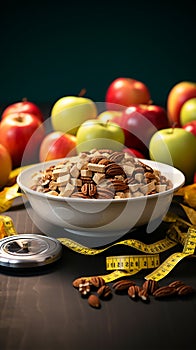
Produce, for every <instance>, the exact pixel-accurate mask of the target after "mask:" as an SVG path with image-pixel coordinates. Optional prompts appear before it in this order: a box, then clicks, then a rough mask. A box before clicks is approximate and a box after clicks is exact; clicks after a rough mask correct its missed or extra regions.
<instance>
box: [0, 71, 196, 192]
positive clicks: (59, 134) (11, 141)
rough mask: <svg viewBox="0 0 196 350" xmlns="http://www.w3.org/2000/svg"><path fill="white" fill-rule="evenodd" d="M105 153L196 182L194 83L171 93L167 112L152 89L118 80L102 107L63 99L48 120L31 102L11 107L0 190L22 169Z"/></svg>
mask: <svg viewBox="0 0 196 350" xmlns="http://www.w3.org/2000/svg"><path fill="white" fill-rule="evenodd" d="M49 119H50V122H51V127H52V130H50V131H49V132H47V128H46V127H45V122H46V121H47V120H49ZM103 148H104V149H112V150H114V151H126V152H128V153H130V154H131V155H134V156H136V157H138V158H143V159H152V160H155V161H158V162H162V163H166V164H170V165H173V166H174V167H176V168H178V169H179V170H181V171H182V172H183V173H184V174H185V177H186V183H193V182H196V181H195V179H196V176H195V173H196V83H193V82H186V81H182V82H180V83H177V84H176V85H175V86H173V87H171V89H170V91H169V94H168V96H167V101H166V108H163V107H162V106H159V105H155V104H154V103H153V102H152V100H151V94H150V91H149V88H148V87H147V86H146V85H145V84H144V83H142V82H140V81H138V80H135V79H131V78H117V79H115V80H114V81H113V82H112V83H111V84H110V85H109V86H108V89H107V91H106V95H105V101H104V102H103V103H96V102H94V101H93V100H92V99H90V98H87V97H85V96H84V95H79V96H65V97H61V98H59V99H58V100H57V101H55V102H54V104H53V106H52V108H51V116H50V118H49V117H48V118H45V119H44V116H43V113H42V111H41V109H40V108H39V107H38V106H37V105H36V104H34V103H33V102H30V101H27V100H23V101H21V102H16V103H13V104H12V105H9V106H7V107H6V108H5V110H4V111H3V114H2V116H1V121H0V169H1V171H0V188H2V187H3V186H5V185H6V183H7V180H8V178H9V174H10V172H11V170H12V169H15V168H17V167H20V166H21V164H22V165H25V164H31V163H35V162H39V161H40V162H44V161H47V160H52V159H59V158H63V157H66V156H74V155H77V154H79V153H80V152H83V151H89V150H91V149H103Z"/></svg>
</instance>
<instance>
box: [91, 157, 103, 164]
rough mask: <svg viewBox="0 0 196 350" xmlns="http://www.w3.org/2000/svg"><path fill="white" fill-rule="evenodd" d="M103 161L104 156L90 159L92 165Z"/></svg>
mask: <svg viewBox="0 0 196 350" xmlns="http://www.w3.org/2000/svg"><path fill="white" fill-rule="evenodd" d="M101 159H103V156H94V157H92V158H90V163H94V164H98V163H99V161H100V160H101Z"/></svg>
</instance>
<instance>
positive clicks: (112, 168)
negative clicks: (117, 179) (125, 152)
mask: <svg viewBox="0 0 196 350" xmlns="http://www.w3.org/2000/svg"><path fill="white" fill-rule="evenodd" d="M105 174H106V175H107V176H110V177H112V176H115V175H122V174H124V170H123V168H122V167H121V166H120V165H118V164H116V163H111V164H108V165H106V167H105Z"/></svg>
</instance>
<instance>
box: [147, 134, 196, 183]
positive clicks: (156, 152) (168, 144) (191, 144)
mask: <svg viewBox="0 0 196 350" xmlns="http://www.w3.org/2000/svg"><path fill="white" fill-rule="evenodd" d="M149 154H150V158H151V159H152V160H155V161H157V162H161V163H165V164H169V165H172V166H174V167H175V168H177V169H179V170H181V171H182V172H183V173H184V175H185V178H186V183H192V182H193V178H194V173H195V171H196V137H195V136H194V135H193V134H192V133H191V132H188V131H186V130H184V129H182V128H167V129H162V130H159V131H157V132H156V133H155V134H154V135H153V136H152V138H151V140H150V144H149Z"/></svg>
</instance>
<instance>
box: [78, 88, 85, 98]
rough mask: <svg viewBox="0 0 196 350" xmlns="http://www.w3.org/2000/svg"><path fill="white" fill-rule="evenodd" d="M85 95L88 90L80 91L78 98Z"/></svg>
mask: <svg viewBox="0 0 196 350" xmlns="http://www.w3.org/2000/svg"><path fill="white" fill-rule="evenodd" d="M85 94H86V89H85V88H83V89H81V90H80V92H79V94H78V96H79V97H82V96H84V95H85Z"/></svg>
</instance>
